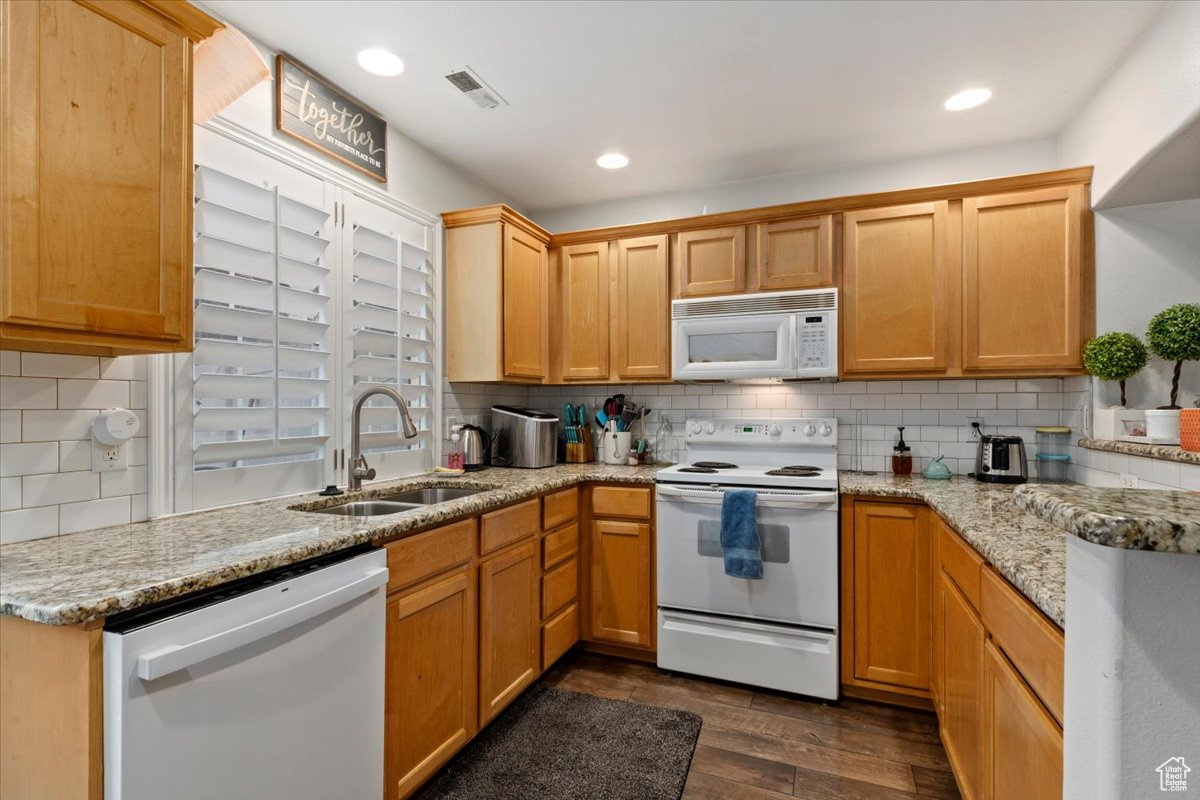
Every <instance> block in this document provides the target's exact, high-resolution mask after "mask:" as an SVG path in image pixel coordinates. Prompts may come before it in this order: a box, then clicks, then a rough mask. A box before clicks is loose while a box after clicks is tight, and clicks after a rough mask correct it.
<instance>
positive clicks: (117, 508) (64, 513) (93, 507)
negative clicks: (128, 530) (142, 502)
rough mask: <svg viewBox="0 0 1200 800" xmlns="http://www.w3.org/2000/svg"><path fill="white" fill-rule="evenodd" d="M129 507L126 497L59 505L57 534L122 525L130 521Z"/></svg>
mask: <svg viewBox="0 0 1200 800" xmlns="http://www.w3.org/2000/svg"><path fill="white" fill-rule="evenodd" d="M131 507H132V506H131V505H130V499H129V497H128V496H125V497H110V498H107V499H104V500H92V501H89V502H86V503H67V504H65V505H61V506H59V507H58V509H59V512H58V528H59V531H58V532H59V533H77V532H79V531H86V530H90V529H92V528H107V527H108V526H109V525H122V524H124V523H126V522H129V521H130V509H131Z"/></svg>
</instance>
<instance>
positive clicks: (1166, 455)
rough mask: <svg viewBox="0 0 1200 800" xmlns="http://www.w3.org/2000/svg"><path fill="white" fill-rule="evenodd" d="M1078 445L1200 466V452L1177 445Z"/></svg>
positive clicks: (1108, 442)
mask: <svg viewBox="0 0 1200 800" xmlns="http://www.w3.org/2000/svg"><path fill="white" fill-rule="evenodd" d="M1076 444H1078V445H1079V446H1080V447H1082V448H1085V449H1087V450H1104V451H1105V452H1109V453H1122V454H1124V455H1127V456H1142V457H1143V458H1158V459H1161V460H1163V461H1178V462H1179V463H1181V464H1200V452H1198V451H1195V450H1184V449H1183V448H1182V447H1179V446H1177V445H1166V444H1142V443H1141V442H1125V441H1121V440H1120V439H1080V440H1079V441H1078V442H1077V443H1076Z"/></svg>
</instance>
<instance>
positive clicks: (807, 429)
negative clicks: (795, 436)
mask: <svg viewBox="0 0 1200 800" xmlns="http://www.w3.org/2000/svg"><path fill="white" fill-rule="evenodd" d="M804 435H805V436H816V435H817V426H816V425H813V424H812V423H811V422H810V423H809V424H807V425H805V426H804Z"/></svg>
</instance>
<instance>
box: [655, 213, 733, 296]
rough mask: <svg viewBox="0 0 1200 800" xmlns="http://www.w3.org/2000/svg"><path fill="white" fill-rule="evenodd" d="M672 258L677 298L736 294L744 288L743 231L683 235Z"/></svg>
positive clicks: (677, 240)
mask: <svg viewBox="0 0 1200 800" xmlns="http://www.w3.org/2000/svg"><path fill="white" fill-rule="evenodd" d="M676 242H677V244H678V246H677V247H676V248H675V252H674V255H673V259H674V273H675V293H676V294H677V295H678V296H679V297H700V296H703V295H709V294H736V293H737V292H741V291H744V290H745V288H746V227H745V226H744V225H736V226H733V227H729V228H712V229H709V230H701V231H684V232H682V233H680V234H678V236H677V238H676Z"/></svg>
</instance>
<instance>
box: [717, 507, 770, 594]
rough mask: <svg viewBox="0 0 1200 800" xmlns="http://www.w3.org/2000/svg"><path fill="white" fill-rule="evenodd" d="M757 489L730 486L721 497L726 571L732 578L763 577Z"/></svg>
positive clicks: (722, 537) (722, 543) (757, 578)
mask: <svg viewBox="0 0 1200 800" xmlns="http://www.w3.org/2000/svg"><path fill="white" fill-rule="evenodd" d="M757 502H758V493H757V492H755V491H754V490H753V489H732V490H731V489H726V490H725V498H724V500H722V501H721V550H723V551H724V554H725V574H726V575H728V576H730V577H731V578H746V579H747V580H762V576H763V565H762V549H761V547H760V546H759V541H758V516H757V514H756V513H755V508H754V507H755V504H756V503H757Z"/></svg>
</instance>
